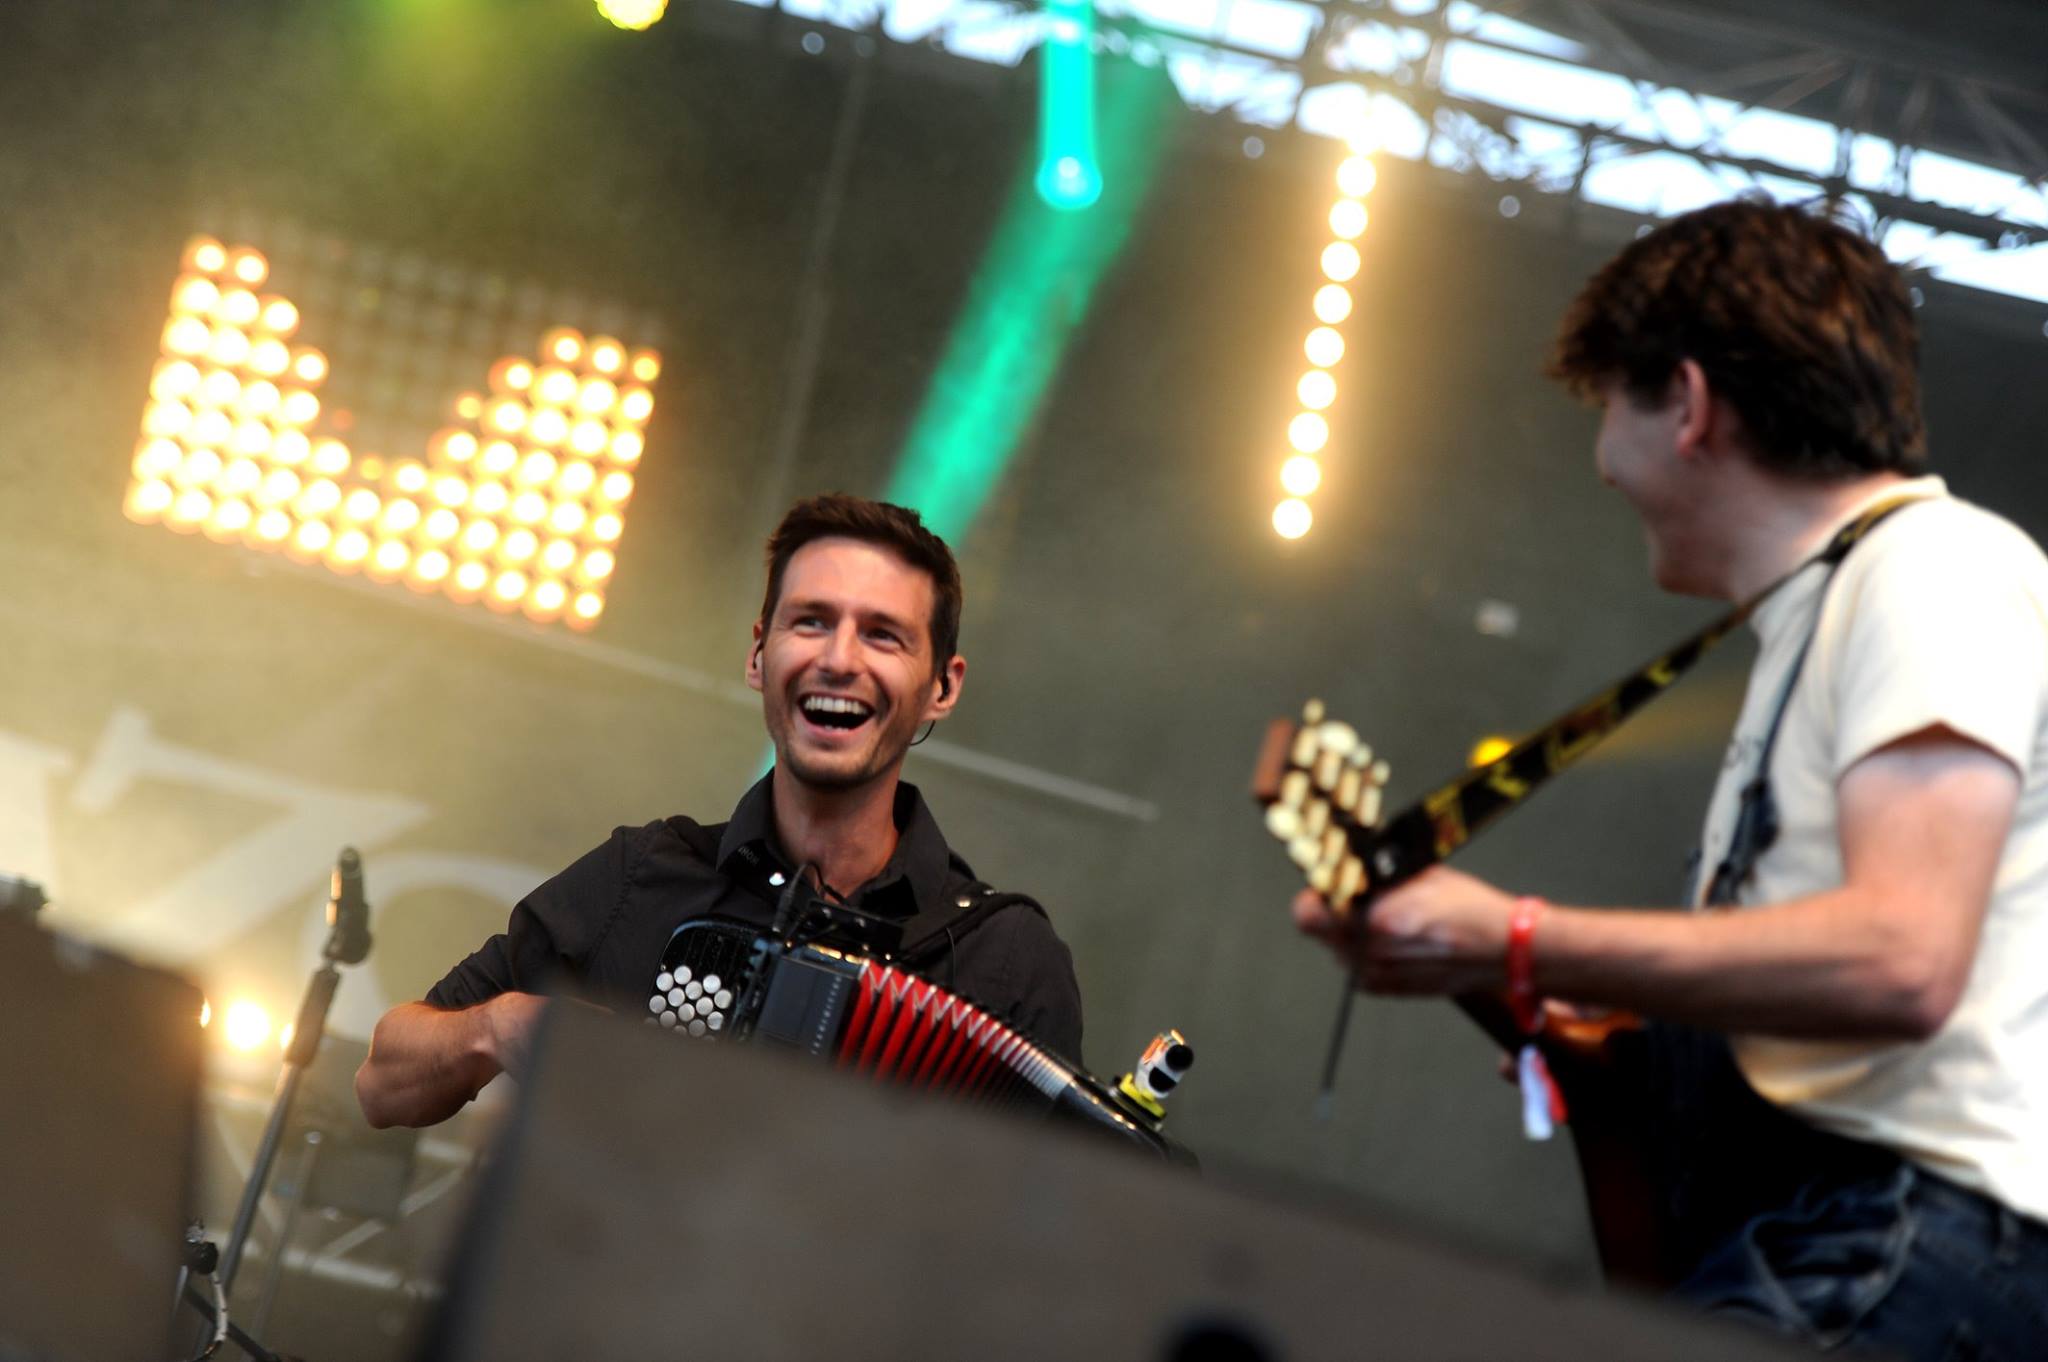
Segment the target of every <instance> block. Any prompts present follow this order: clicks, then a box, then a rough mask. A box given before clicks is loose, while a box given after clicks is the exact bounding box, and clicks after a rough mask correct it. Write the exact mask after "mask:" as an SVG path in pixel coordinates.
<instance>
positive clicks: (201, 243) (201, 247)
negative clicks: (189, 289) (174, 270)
mask: <svg viewBox="0 0 2048 1362" xmlns="http://www.w3.org/2000/svg"><path fill="white" fill-rule="evenodd" d="M185 264H186V266H187V267H189V268H191V269H195V270H198V271H199V272H200V273H202V274H219V273H220V272H221V271H222V270H224V269H226V268H227V267H228V252H227V247H225V246H223V245H221V244H220V243H219V242H218V241H215V240H214V239H213V238H212V237H210V236H195V237H193V238H192V239H191V240H190V241H188V242H186V243H185Z"/></svg>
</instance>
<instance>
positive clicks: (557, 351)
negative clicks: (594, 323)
mask: <svg viewBox="0 0 2048 1362" xmlns="http://www.w3.org/2000/svg"><path fill="white" fill-rule="evenodd" d="M540 352H541V355H542V357H543V358H546V359H550V360H553V361H554V362H555V363H557V364H574V363H576V361H578V360H580V359H582V358H583V333H582V332H581V331H578V330H577V329H576V328H575V327H573V326H557V327H555V328H553V329H552V330H549V331H547V332H544V333H543V334H542V335H541V338H540Z"/></svg>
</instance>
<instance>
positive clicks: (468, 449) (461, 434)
mask: <svg viewBox="0 0 2048 1362" xmlns="http://www.w3.org/2000/svg"><path fill="white" fill-rule="evenodd" d="M505 447H506V448H507V449H510V448H511V446H510V445H509V444H508V445H506V446H505ZM477 448H478V446H477V442H476V436H474V435H472V434H470V433H469V432H468V431H466V430H452V431H449V432H447V438H446V439H444V440H443V441H442V442H441V453H442V454H444V455H445V456H447V459H448V461H449V462H450V463H468V462H469V461H470V460H471V459H473V458H475V457H476V452H477ZM501 471H502V470H501Z"/></svg>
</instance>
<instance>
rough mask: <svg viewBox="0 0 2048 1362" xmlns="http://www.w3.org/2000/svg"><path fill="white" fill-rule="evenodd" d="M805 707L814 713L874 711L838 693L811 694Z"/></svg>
mask: <svg viewBox="0 0 2048 1362" xmlns="http://www.w3.org/2000/svg"><path fill="white" fill-rule="evenodd" d="M804 709H805V710H807V711H809V712H810V713H812V714H860V715H867V714H871V713H873V711H872V710H871V709H869V708H868V706H866V705H864V704H862V703H861V702H860V701H858V700H848V699H845V698H843V697H841V696H837V695H811V696H806V697H805V699H804Z"/></svg>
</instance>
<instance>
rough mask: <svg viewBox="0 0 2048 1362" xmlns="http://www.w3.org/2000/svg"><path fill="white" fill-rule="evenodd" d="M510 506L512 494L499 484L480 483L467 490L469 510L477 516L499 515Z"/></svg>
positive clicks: (503, 485)
mask: <svg viewBox="0 0 2048 1362" xmlns="http://www.w3.org/2000/svg"><path fill="white" fill-rule="evenodd" d="M511 504H512V494H511V493H510V492H508V491H506V490H505V484H503V483H501V482H480V483H478V484H477V485H476V486H474V487H472V488H470V489H469V509H470V510H472V511H475V512H476V513H477V514H478V515H499V514H502V513H503V512H504V510H505V508H506V507H507V506H509V505H511Z"/></svg>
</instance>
